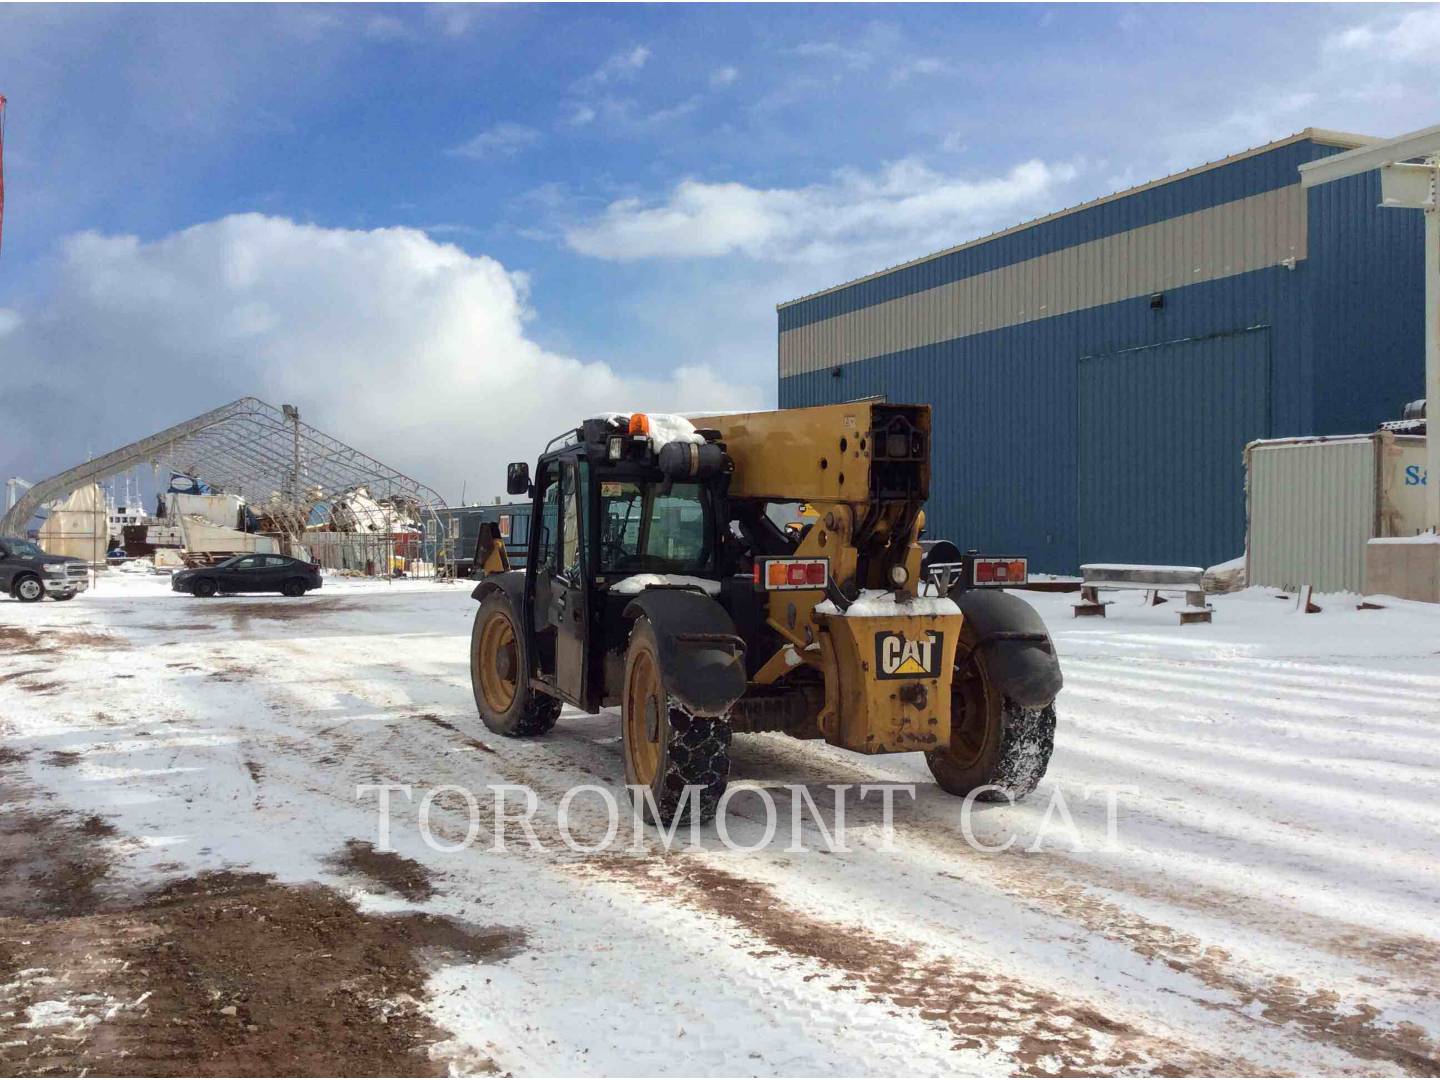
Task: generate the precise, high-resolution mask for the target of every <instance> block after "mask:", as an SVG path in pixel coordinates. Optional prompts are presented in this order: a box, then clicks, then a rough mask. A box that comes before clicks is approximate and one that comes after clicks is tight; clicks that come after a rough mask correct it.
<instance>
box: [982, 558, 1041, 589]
mask: <svg viewBox="0 0 1440 1080" xmlns="http://www.w3.org/2000/svg"><path fill="white" fill-rule="evenodd" d="M973 565H974V567H975V571H974V579H973V580H974V582H975V584H976V585H1024V584H1025V582H1026V581H1027V580H1028V579H1029V576H1030V575H1029V566H1028V563H1027V561H1026V560H1025V559H997V558H984V557H981V558H977V559H975V561H974V564H973Z"/></svg>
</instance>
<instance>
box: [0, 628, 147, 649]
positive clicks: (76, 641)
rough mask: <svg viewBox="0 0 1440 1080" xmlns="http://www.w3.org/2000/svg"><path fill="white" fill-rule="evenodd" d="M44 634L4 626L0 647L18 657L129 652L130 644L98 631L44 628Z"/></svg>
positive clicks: (0, 631) (1, 630)
mask: <svg viewBox="0 0 1440 1080" xmlns="http://www.w3.org/2000/svg"><path fill="white" fill-rule="evenodd" d="M42 629H43V630H44V631H45V632H44V633H43V634H42V633H40V632H38V631H36V630H30V629H27V628H26V627H23V626H0V646H3V647H4V649H5V651H6V652H7V653H10V654H12V655H16V656H35V655H41V656H45V655H54V654H56V653H62V652H65V651H67V650H68V649H72V648H82V649H86V648H90V649H128V648H129V647H130V645H129V643H128V642H126V641H122V640H121V639H119V638H114V637H111V636H110V635H109V634H102V633H99V632H98V631H95V630H67V629H63V628H57V627H49V626H47V627H43V628H42Z"/></svg>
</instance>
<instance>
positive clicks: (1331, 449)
mask: <svg viewBox="0 0 1440 1080" xmlns="http://www.w3.org/2000/svg"><path fill="white" fill-rule="evenodd" d="M1248 464H1249V478H1248V483H1249V500H1250V553H1249V554H1250V562H1249V567H1250V582H1251V584H1254V585H1271V586H1275V587H1277V588H1282V589H1295V588H1299V587H1300V586H1302V585H1312V586H1314V587H1315V588H1316V589H1317V590H1319V591H1321V592H1335V591H1339V590H1347V591H1349V592H1357V593H1358V592H1364V591H1365V542H1366V541H1367V540H1368V539H1369V538H1370V537H1372V536H1374V535H1376V533H1375V498H1376V492H1375V444H1374V442H1373V441H1372V440H1371V439H1369V438H1358V439H1343V440H1331V441H1326V442H1298V443H1270V444H1261V445H1259V446H1254V447H1251V449H1250V453H1249V463H1248Z"/></svg>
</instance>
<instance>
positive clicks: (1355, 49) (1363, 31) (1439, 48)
mask: <svg viewBox="0 0 1440 1080" xmlns="http://www.w3.org/2000/svg"><path fill="white" fill-rule="evenodd" d="M1323 51H1324V52H1326V53H1329V54H1331V55H1332V56H1341V55H1345V54H1355V55H1360V56H1367V57H1375V58H1380V59H1385V60H1401V61H1411V60H1419V61H1424V62H1425V63H1427V64H1429V63H1433V62H1434V60H1435V58H1436V56H1437V55H1440V9H1436V8H1433V7H1431V8H1424V9H1421V10H1419V11H1411V12H1409V13H1407V14H1405V15H1400V16H1395V15H1385V16H1382V17H1381V18H1378V19H1374V20H1372V21H1370V22H1367V23H1359V24H1357V25H1355V26H1350V27H1347V28H1346V29H1344V30H1340V31H1337V32H1336V33H1333V34H1331V35H1330V36H1329V37H1327V38H1326V39H1325V42H1324V45H1323Z"/></svg>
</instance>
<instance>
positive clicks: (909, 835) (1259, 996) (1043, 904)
mask: <svg viewBox="0 0 1440 1080" xmlns="http://www.w3.org/2000/svg"><path fill="white" fill-rule="evenodd" d="M769 749H770V750H771V751H772V752H773V753H774V755H775V756H777V757H780V758H788V759H789V760H790V762H791V763H792V764H802V765H803V763H804V762H803V757H804V751H805V747H804V746H803V745H798V744H797V745H796V746H794V747H791V746H788V745H785V744H784V743H781V742H780V741H779V740H774V741H773V742H772V745H771V746H770V747H769ZM812 771H813V769H812ZM827 772H828V773H829V775H827V777H826V780H827V781H829V782H837V781H848V782H851V783H874V782H876V781H877V779H878V777H876V776H875V775H874V774H873V773H869V772H867V771H865V770H864V769H862V768H858V767H853V766H852V767H849V768H843V769H841V770H839V775H836V772H837V770H836V769H835V768H834V765H833V764H830V767H829V768H828V770H827ZM937 825H941V821H940V820H938V819H935V818H933V817H929V816H928V815H927V819H926V820H924V821H916V822H901V821H898V820H897V822H896V832H897V836H898V837H900V838H901V839H903V841H904V843H906V844H907V845H913V846H917V847H925V848H929V849H930V850H932V851H934V852H936V853H937V854H944V855H946V856H949V857H958V858H959V859H960V860H962V864H963V866H964V869H965V873H964V874H963V875H962V876H960V877H959V878H958V880H962V881H971V880H974V879H973V878H971V877H970V874H971V873H972V872H973V874H974V875H975V877H976V878H979V879H980V880H983V881H985V882H987V883H988V884H991V885H992V886H994V887H997V888H1000V889H1002V890H1004V891H1005V892H1007V893H1008V894H1010V895H1012V896H1014V897H1015V898H1016V899H1019V900H1022V901H1025V902H1027V903H1029V904H1030V905H1032V906H1033V907H1035V908H1036V909H1037V910H1040V911H1043V912H1045V913H1047V914H1050V915H1052V916H1054V917H1056V918H1058V919H1061V920H1063V921H1066V922H1070V923H1073V924H1076V925H1078V926H1080V927H1082V928H1083V929H1085V930H1086V931H1088V932H1090V933H1092V934H1096V935H1098V936H1100V937H1104V938H1106V939H1107V940H1111V941H1115V942H1119V943H1122V944H1124V945H1126V946H1127V947H1128V948H1130V949H1131V951H1133V952H1134V953H1136V954H1137V955H1138V956H1140V957H1143V958H1144V959H1146V960H1152V961H1155V962H1158V963H1163V964H1164V965H1165V966H1166V967H1168V968H1170V969H1171V970H1173V971H1176V972H1179V973H1181V974H1186V975H1189V976H1190V977H1192V978H1194V979H1196V980H1197V981H1199V982H1200V983H1202V984H1203V985H1205V986H1207V987H1209V988H1211V989H1213V990H1218V991H1222V992H1224V993H1226V994H1227V995H1229V996H1230V998H1231V1001H1230V1002H1229V1003H1227V1004H1223V1005H1217V1006H1216V1007H1223V1008H1224V1009H1226V1010H1227V1011H1229V1012H1230V1013H1232V1014H1233V1015H1235V1016H1237V1017H1239V1018H1242V1019H1244V1020H1247V1021H1252V1022H1253V1016H1252V1015H1251V1013H1250V1012H1249V1011H1247V1010H1249V1009H1251V1008H1252V1007H1258V1008H1259V1010H1260V1015H1261V1016H1262V1017H1263V1019H1264V1020H1266V1021H1268V1022H1269V1023H1272V1024H1275V1025H1277V1026H1281V1027H1283V1026H1286V1025H1290V1026H1293V1027H1295V1028H1296V1029H1298V1030H1299V1031H1300V1032H1301V1033H1303V1035H1304V1037H1306V1038H1308V1039H1311V1040H1313V1041H1316V1042H1320V1043H1324V1044H1325V1045H1328V1046H1331V1047H1333V1048H1335V1049H1337V1050H1340V1051H1342V1052H1344V1053H1346V1054H1349V1055H1351V1056H1353V1057H1356V1058H1360V1059H1363V1060H1368V1061H1383V1062H1387V1063H1389V1064H1392V1065H1395V1066H1397V1067H1399V1068H1401V1069H1404V1070H1405V1071H1407V1072H1409V1073H1411V1074H1412V1075H1433V1074H1435V1073H1436V1072H1437V1071H1440V1045H1437V1043H1436V1041H1435V1040H1434V1039H1433V1038H1432V1037H1431V1036H1430V1035H1429V1033H1427V1032H1426V1031H1425V1030H1424V1029H1422V1028H1419V1027H1418V1026H1416V1025H1413V1024H1406V1023H1403V1022H1402V1023H1400V1024H1396V1025H1386V1024H1384V1023H1381V1022H1377V1021H1378V1018H1379V1017H1380V1015H1381V1010H1379V1009H1378V1008H1376V1007H1375V1006H1374V1005H1372V1004H1370V1003H1368V1002H1364V1001H1359V1002H1356V1003H1355V1004H1354V1005H1353V1007H1352V1008H1351V1009H1350V1010H1349V1011H1346V1010H1345V1009H1344V1007H1343V1005H1342V1003H1341V1001H1340V998H1339V995H1337V994H1335V993H1334V992H1333V991H1331V990H1328V989H1325V988H1309V989H1307V988H1305V987H1304V986H1303V985H1301V984H1300V982H1299V981H1298V980H1296V979H1294V978H1293V977H1290V976H1288V975H1282V974H1277V973H1273V972H1264V971H1254V970H1247V969H1246V967H1245V966H1244V961H1243V960H1242V959H1240V958H1238V957H1236V956H1235V955H1234V954H1233V953H1232V952H1231V950H1229V949H1226V948H1224V947H1222V946H1219V945H1215V944H1210V943H1207V942H1205V941H1203V940H1202V939H1201V938H1199V937H1198V936H1197V935H1195V934H1193V933H1190V932H1188V931H1182V930H1177V929H1175V928H1173V927H1170V926H1168V925H1165V924H1164V923H1160V922H1157V921H1155V920H1153V919H1150V918H1147V917H1146V916H1143V915H1141V914H1139V913H1138V912H1136V911H1133V910H1131V909H1130V908H1126V907H1123V906H1121V905H1120V904H1118V903H1116V902H1115V901H1113V900H1108V899H1105V898H1103V897H1101V896H1098V895H1096V894H1095V893H1093V892H1091V891H1089V890H1087V889H1086V888H1085V886H1084V885H1083V884H1080V883H1078V882H1077V881H1076V878H1082V879H1083V878H1085V877H1089V878H1090V879H1091V883H1092V884H1093V885H1095V886H1098V887H1100V888H1106V889H1110V890H1113V891H1120V892H1124V893H1129V894H1135V895H1143V894H1145V893H1147V892H1149V893H1151V894H1152V895H1153V894H1154V893H1155V892H1157V891H1158V890H1152V889H1150V888H1149V887H1148V886H1147V885H1146V884H1145V883H1144V882H1142V881H1139V880H1137V879H1134V878H1130V877H1128V876H1125V875H1120V874H1108V875H1107V874H1105V872H1103V871H1100V870H1098V868H1096V867H1094V866H1093V865H1092V864H1088V863H1082V862H1080V861H1078V860H1074V859H1065V858H1059V857H1057V856H1056V855H1054V854H1052V853H1049V852H1045V853H1042V854H1040V855H1038V856H1037V855H1031V854H1028V853H1026V854H1024V855H1017V854H1005V855H1003V856H1002V857H1001V858H999V859H997V858H995V857H993V856H992V855H991V854H988V853H981V852H977V851H975V850H974V849H973V848H971V847H970V846H969V844H968V843H967V842H965V840H964V838H963V837H961V836H958V835H956V834H955V833H954V832H953V831H952V829H951V828H936V826H937ZM1160 895H1161V896H1162V897H1163V898H1164V899H1166V900H1169V901H1172V902H1173V901H1175V900H1176V899H1178V897H1176V896H1173V895H1171V896H1166V895H1165V894H1164V893H1163V892H1161V894H1160ZM1183 906H1192V907H1193V904H1190V905H1183ZM1209 913H1210V914H1212V915H1213V914H1215V913H1216V911H1215V909H1214V908H1211V909H1209ZM1222 914H1225V915H1230V916H1233V914H1234V912H1232V911H1229V910H1225V911H1223V912H1222ZM1279 917H1280V918H1284V917H1285V916H1284V914H1283V913H1280V916H1279ZM1266 922H1268V923H1269V924H1270V925H1268V926H1267V927H1266V929H1268V930H1271V931H1272V932H1273V930H1274V926H1273V920H1269V919H1267V920H1266ZM1357 929H1358V928H1353V927H1352V928H1349V930H1348V932H1345V931H1342V932H1341V936H1339V937H1334V939H1333V940H1332V941H1331V943H1330V944H1331V947H1332V948H1333V949H1334V951H1335V952H1337V953H1340V954H1343V955H1347V956H1352V957H1353V956H1357V953H1356V950H1355V947H1354V941H1353V938H1354V936H1355V931H1356V930H1357ZM1331 934H1332V935H1333V934H1334V931H1333V929H1332V931H1331ZM1296 944H1301V945H1310V946H1312V947H1313V946H1314V945H1316V944H1317V943H1316V942H1314V941H1309V942H1306V941H1303V940H1298V941H1296ZM1322 944H1323V943H1322ZM1387 953H1388V954H1389V956H1390V958H1391V960H1392V962H1393V963H1395V964H1397V965H1398V966H1399V967H1400V969H1401V970H1402V971H1403V972H1404V973H1405V974H1406V975H1408V976H1409V977H1410V978H1412V979H1413V978H1414V977H1415V976H1416V974H1417V972H1416V970H1415V969H1414V968H1413V967H1410V966H1409V962H1410V961H1411V960H1413V959H1416V958H1424V957H1436V958H1440V947H1437V946H1436V945H1435V944H1434V943H1433V942H1421V941H1417V940H1415V939H1394V938H1391V939H1389V940H1388V941H1387V942H1386V943H1385V944H1383V945H1382V944H1378V943H1377V947H1376V948H1375V949H1373V950H1366V951H1365V952H1363V953H1361V954H1359V955H1360V957H1361V958H1363V959H1365V960H1368V961H1371V962H1374V961H1376V960H1383V959H1384V957H1385V955H1386V954H1387ZM1428 970H1430V971H1434V970H1436V969H1434V968H1429V969H1428ZM1414 992H1415V993H1416V994H1417V995H1429V994H1431V993H1434V994H1437V995H1440V982H1433V983H1432V982H1428V981H1422V982H1421V983H1420V984H1419V985H1417V986H1416V987H1415V988H1414Z"/></svg>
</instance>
